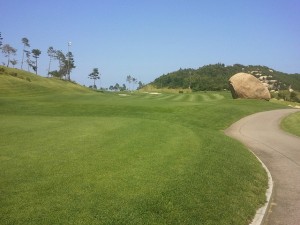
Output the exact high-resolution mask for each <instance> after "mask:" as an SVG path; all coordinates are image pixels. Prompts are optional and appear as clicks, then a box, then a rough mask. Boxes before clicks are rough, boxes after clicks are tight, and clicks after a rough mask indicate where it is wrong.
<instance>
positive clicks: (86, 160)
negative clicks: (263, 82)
mask: <svg viewBox="0 0 300 225" xmlns="http://www.w3.org/2000/svg"><path fill="white" fill-rule="evenodd" d="M23 76H25V78H26V77H27V76H29V75H27V74H23ZM32 76H33V75H32ZM64 84H65V85H66V86H65V87H64V86H63V85H64ZM125 94H126V95H119V93H100V92H92V91H90V90H88V89H85V88H82V87H78V86H76V85H74V84H70V83H66V82H64V81H60V80H52V79H46V78H44V79H41V78H37V77H35V76H33V77H32V78H31V82H29V81H27V80H26V79H20V78H17V77H13V76H7V75H1V74H0V134H1V135H0V140H1V141H0V174H1V175H0V224H3V225H8V224H11V225H18V224H20V225H27V224H32V225H33V224H34V225H36V224H43V225H47V224H49V225H50V224H51V225H53V224H62V225H65V224H86V225H92V224H124V225H125V224H159V225H160V224H172V225H173V224H207V225H216V224H218V225H222V224H223V225H225V224H226V225H227V224H228V225H229V224H234V225H239V224H241V225H246V224H249V222H250V221H251V218H252V217H253V216H254V214H255V211H256V209H257V208H258V207H259V206H261V205H262V204H264V203H265V190H266V188H267V175H266V173H265V171H264V169H263V168H262V166H261V165H260V163H259V162H258V161H257V159H256V158H255V157H254V156H253V155H252V153H250V152H249V151H248V150H247V149H246V148H245V147H243V146H242V145H241V144H240V143H238V142H237V141H234V140H232V139H230V138H229V137H226V136H225V135H224V134H223V132H222V130H224V129H225V128H226V127H228V126H229V125H230V124H231V123H233V122H234V121H236V120H238V119H240V118H242V117H243V116H246V115H249V114H251V113H255V112H258V111H263V110H271V109H276V108H280V107H283V106H281V105H277V104H274V103H270V102H266V101H255V100H232V99H231V97H230V94H229V93H227V92H222V93H221V92H220V93H217V92H214V93H209V92H208V93H195V94H164V93H163V94H151V93H125Z"/></svg>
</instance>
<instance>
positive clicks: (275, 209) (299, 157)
mask: <svg viewBox="0 0 300 225" xmlns="http://www.w3.org/2000/svg"><path fill="white" fill-rule="evenodd" d="M297 111H299V110H296V109H283V110H273V111H267V112H261V113H256V114H253V115H251V116H248V117H245V118H243V119H241V120H239V121H238V122H236V123H234V124H233V125H232V126H231V127H229V128H228V129H227V130H226V132H225V133H226V134H227V135H229V136H231V137H234V138H235V139H238V140H240V141H241V142H243V143H244V144H245V145H246V146H247V147H249V148H250V149H251V150H252V151H253V152H254V153H255V154H256V155H257V156H258V157H259V158H260V159H261V160H262V162H263V163H264V164H265V165H266V166H267V167H268V169H269V171H270V172H271V174H272V177H273V182H274V189H273V195H272V200H271V205H270V209H269V211H268V212H267V213H266V215H265V224H268V225H297V224H300V138H299V137H296V136H294V135H291V134H288V133H286V132H284V131H282V130H281V129H279V122H280V120H281V119H282V118H283V117H285V116H287V115H289V114H290V113H294V112H297Z"/></svg>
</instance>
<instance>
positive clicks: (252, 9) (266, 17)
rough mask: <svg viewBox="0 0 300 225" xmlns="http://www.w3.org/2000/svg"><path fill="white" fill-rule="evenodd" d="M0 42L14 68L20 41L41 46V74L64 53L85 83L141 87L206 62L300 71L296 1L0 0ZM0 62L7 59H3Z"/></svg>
mask: <svg viewBox="0 0 300 225" xmlns="http://www.w3.org/2000/svg"><path fill="white" fill-rule="evenodd" d="M0 5H1V19H0V29H1V30H0V32H1V34H2V38H3V40H2V42H3V44H10V45H11V46H12V47H14V48H16V49H17V50H18V51H17V59H18V64H17V65H16V66H15V67H17V68H20V66H21V64H20V63H21V60H22V49H23V44H22V38H24V37H26V38H28V39H29V41H30V45H31V48H32V49H40V50H41V55H40V58H39V71H38V72H39V74H41V75H44V76H46V75H47V72H48V71H47V70H48V63H49V57H48V55H47V49H48V48H49V47H50V46H53V47H54V48H55V49H58V50H62V51H63V52H64V53H67V51H68V42H70V41H71V42H72V46H70V51H71V52H72V53H73V55H74V61H75V65H76V68H75V69H74V70H73V71H72V76H71V77H72V79H74V80H75V81H77V82H79V83H81V84H85V85H91V80H90V79H88V75H89V74H90V71H92V69H93V68H99V72H100V73H101V81H100V85H98V86H102V87H109V86H110V85H113V84H115V83H116V82H118V83H120V84H123V83H126V77H127V76H128V75H131V76H133V77H136V78H137V79H138V80H139V81H142V82H143V83H148V82H150V81H153V80H154V79H155V78H157V77H158V76H160V75H162V74H164V73H168V72H172V71H175V70H178V69H179V68H198V67H201V66H203V65H206V64H214V63H218V62H221V63H225V65H232V64H235V63H241V64H245V65H249V64H250V65H256V64H259V65H266V66H268V67H271V68H273V69H276V70H280V71H283V72H287V73H300V38H299V37H300V2H299V0H264V1H260V0H253V1H243V0H242V1H241V0H233V1H221V0H218V1H217V0H189V1H183V0H173V1H171V0H152V1H140V0H122V1H121V0H101V1H96V0H95V1H92V0H86V1H78V0H73V1H70V0H66V1H58V0H52V1H36V0H27V1H18V0H10V1H5V0H0ZM0 62H1V63H2V62H5V58H4V56H3V55H1V56H0Z"/></svg>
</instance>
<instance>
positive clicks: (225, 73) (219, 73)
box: [150, 63, 300, 91]
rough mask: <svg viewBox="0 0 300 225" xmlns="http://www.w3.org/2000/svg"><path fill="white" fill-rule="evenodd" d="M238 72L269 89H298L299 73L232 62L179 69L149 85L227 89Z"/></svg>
mask: <svg viewBox="0 0 300 225" xmlns="http://www.w3.org/2000/svg"><path fill="white" fill-rule="evenodd" d="M239 72H245V73H250V74H252V75H254V76H256V77H257V78H259V79H260V80H261V81H262V82H263V83H265V84H266V86H268V87H269V89H271V90H278V89H280V90H287V89H288V88H289V86H290V85H291V86H292V89H294V90H298V91H300V74H287V73H283V72H279V71H276V70H274V69H271V68H268V67H266V66H253V65H249V66H245V65H241V64H234V65H232V66H225V65H224V64H221V63H218V64H214V65H206V66H203V67H200V68H198V69H179V70H178V71H175V72H171V73H168V74H164V75H162V76H160V77H158V78H157V79H155V80H154V81H153V82H151V83H150V85H153V86H155V87H156V88H184V89H185V88H191V89H192V90H193V91H219V90H224V89H229V86H228V79H229V78H230V77H231V76H232V75H234V74H236V73H239Z"/></svg>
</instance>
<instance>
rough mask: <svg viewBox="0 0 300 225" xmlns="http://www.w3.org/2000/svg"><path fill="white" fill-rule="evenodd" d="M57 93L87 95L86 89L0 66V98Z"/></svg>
mask: <svg viewBox="0 0 300 225" xmlns="http://www.w3.org/2000/svg"><path fill="white" fill-rule="evenodd" d="M55 92H58V93H69V92H77V93H87V92H91V91H90V90H89V89H88V88H85V87H82V86H80V85H77V84H75V83H72V82H68V81H65V80H60V79H57V78H45V77H41V76H38V75H35V74H33V73H29V72H26V71H24V70H18V69H13V68H7V67H3V66H0V96H4V95H5V96H8V95H15V96H18V95H22V96H37V95H45V94H53V93H55Z"/></svg>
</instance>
